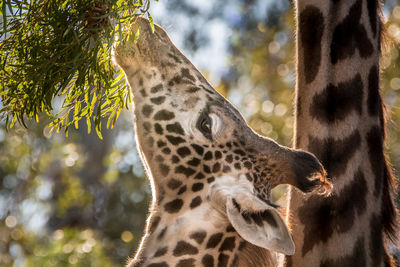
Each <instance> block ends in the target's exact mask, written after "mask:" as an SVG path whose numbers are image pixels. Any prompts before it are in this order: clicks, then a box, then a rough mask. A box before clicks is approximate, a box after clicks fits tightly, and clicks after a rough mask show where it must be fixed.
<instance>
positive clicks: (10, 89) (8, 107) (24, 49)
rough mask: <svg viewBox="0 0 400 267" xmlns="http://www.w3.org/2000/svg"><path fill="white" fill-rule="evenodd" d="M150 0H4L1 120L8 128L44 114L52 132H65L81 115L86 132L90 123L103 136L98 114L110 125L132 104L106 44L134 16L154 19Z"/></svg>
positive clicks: (0, 53)
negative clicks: (57, 99)
mask: <svg viewBox="0 0 400 267" xmlns="http://www.w3.org/2000/svg"><path fill="white" fill-rule="evenodd" d="M150 1H151V0H145V1H143V0H136V1H126V0H23V1H19V0H4V1H2V3H0V12H1V13H0V15H1V17H2V18H1V20H0V26H1V27H0V40H1V42H0V64H1V65H0V99H1V102H0V119H2V120H4V121H5V125H6V128H7V129H8V128H11V127H13V125H14V124H15V122H19V123H20V124H22V125H24V126H26V125H25V120H26V119H32V118H33V119H36V120H37V121H38V120H39V114H41V113H43V112H45V114H47V116H48V117H50V118H51V123H50V124H49V127H50V131H53V130H56V131H60V130H62V129H63V130H64V131H65V133H66V134H68V129H69V127H71V126H74V127H75V128H78V122H79V121H80V120H81V119H86V122H87V125H88V131H89V132H90V131H91V128H92V126H91V124H92V122H93V123H94V126H95V129H96V132H97V134H98V136H99V137H100V138H101V127H102V125H101V123H102V118H103V117H106V118H108V119H107V128H109V127H111V128H112V127H113V126H114V123H115V122H116V120H117V119H118V116H119V114H120V112H121V110H122V109H123V108H128V106H129V104H130V102H131V96H130V92H129V90H128V88H127V86H126V85H125V82H124V75H123V73H122V70H116V69H115V68H114V65H113V64H112V62H111V50H112V45H113V43H114V41H115V39H116V38H117V37H118V38H119V39H120V40H121V39H122V36H123V31H124V30H123V27H122V25H124V26H125V25H128V26H129V25H132V24H133V23H134V22H135V19H136V18H137V17H138V16H140V15H145V14H147V16H148V17H149V19H150V23H151V24H152V23H153V22H152V18H151V15H150V14H149V8H150ZM156 1H157V0H156ZM152 27H153V25H152ZM129 28H130V27H126V29H129ZM55 98H62V99H63V104H62V105H61V106H57V105H56V103H57V102H56V101H54V99H55Z"/></svg>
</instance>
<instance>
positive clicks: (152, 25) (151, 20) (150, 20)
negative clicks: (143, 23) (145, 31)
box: [147, 12, 154, 33]
mask: <svg viewBox="0 0 400 267" xmlns="http://www.w3.org/2000/svg"><path fill="white" fill-rule="evenodd" d="M147 16H148V17H149V22H150V27H151V32H152V33H154V22H153V17H152V16H151V15H150V13H149V12H147Z"/></svg>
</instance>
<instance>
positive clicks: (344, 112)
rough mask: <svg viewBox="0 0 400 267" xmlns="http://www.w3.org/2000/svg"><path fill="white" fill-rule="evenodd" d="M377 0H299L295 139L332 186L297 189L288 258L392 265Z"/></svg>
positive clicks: (298, 262)
mask: <svg viewBox="0 0 400 267" xmlns="http://www.w3.org/2000/svg"><path fill="white" fill-rule="evenodd" d="M379 11H380V7H379V2H378V1H377V0H351V1H348V0H346V1H344V0H333V1H318V0H298V1H297V33H298V37H297V73H298V75H297V86H296V104H297V110H296V125H295V146H296V147H297V148H302V149H305V150H308V151H310V152H312V153H314V154H315V155H316V156H317V157H318V158H319V159H320V160H321V162H322V163H323V164H324V166H325V168H326V169H327V172H328V177H329V178H330V179H331V181H332V183H333V185H334V190H333V193H332V194H331V196H330V197H327V198H325V199H321V198H318V197H317V196H316V195H307V196H304V195H303V194H301V193H299V192H298V191H296V190H294V189H292V190H291V193H290V194H291V199H290V204H289V205H290V208H289V210H290V216H289V217H290V219H289V223H290V224H291V225H292V226H293V238H294V242H295V246H296V253H295V255H294V256H292V257H287V258H286V261H285V264H286V266H391V259H390V257H389V256H388V253H387V252H386V247H385V239H386V238H387V237H389V238H390V237H391V236H393V232H394V227H395V217H396V211H395V208H394V205H393V201H392V198H391V196H390V189H391V179H392V176H391V172H390V167H389V166H388V164H387V163H386V160H385V156H384V152H383V141H384V119H383V108H382V101H381V97H380V93H379V56H380V32H381V21H380V14H379Z"/></svg>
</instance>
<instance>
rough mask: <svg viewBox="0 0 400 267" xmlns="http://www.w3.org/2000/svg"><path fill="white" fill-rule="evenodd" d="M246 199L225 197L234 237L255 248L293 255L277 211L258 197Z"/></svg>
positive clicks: (241, 196) (288, 236) (242, 195)
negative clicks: (234, 233) (234, 232)
mask: <svg viewBox="0 0 400 267" xmlns="http://www.w3.org/2000/svg"><path fill="white" fill-rule="evenodd" d="M246 197H249V195H248V194H241V195H240V197H236V198H233V197H231V196H229V197H228V198H227V203H226V212H227V215H228V219H229V221H230V222H231V224H232V226H233V227H234V228H235V230H236V231H237V232H238V234H239V235H240V236H241V237H242V238H243V239H245V240H246V241H248V242H250V243H252V244H254V245H256V246H259V247H262V248H266V249H269V250H271V251H275V252H279V253H283V254H286V255H293V254H294V243H293V239H292V237H291V235H290V233H289V229H288V228H287V226H286V224H285V222H284V221H283V219H282V217H281V215H280V214H279V212H278V211H277V210H276V209H275V208H274V207H272V206H270V205H268V204H266V203H264V202H262V201H261V200H259V199H258V198H255V197H250V198H246Z"/></svg>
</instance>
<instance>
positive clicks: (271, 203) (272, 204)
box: [257, 194, 280, 209]
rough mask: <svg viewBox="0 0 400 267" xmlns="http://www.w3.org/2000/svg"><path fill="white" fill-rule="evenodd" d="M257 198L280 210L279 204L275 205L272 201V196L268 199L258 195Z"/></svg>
mask: <svg viewBox="0 0 400 267" xmlns="http://www.w3.org/2000/svg"><path fill="white" fill-rule="evenodd" d="M257 198H258V199H259V200H261V201H262V202H264V203H265V204H267V205H269V206H271V207H273V208H274V209H277V208H280V206H279V205H278V204H275V203H273V202H272V201H271V196H268V198H262V197H261V196H260V195H259V194H257Z"/></svg>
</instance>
